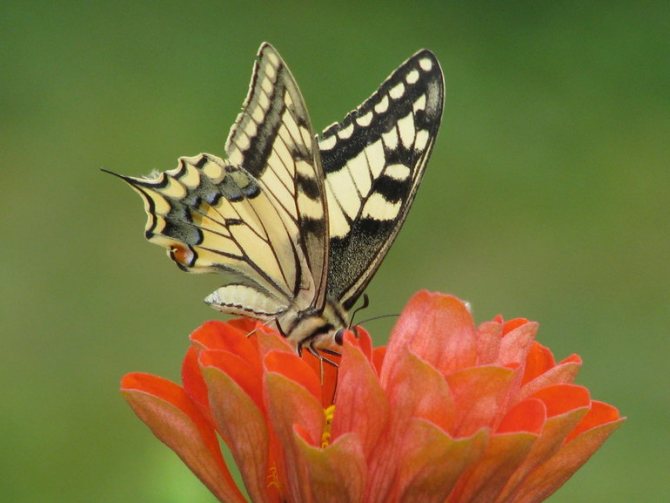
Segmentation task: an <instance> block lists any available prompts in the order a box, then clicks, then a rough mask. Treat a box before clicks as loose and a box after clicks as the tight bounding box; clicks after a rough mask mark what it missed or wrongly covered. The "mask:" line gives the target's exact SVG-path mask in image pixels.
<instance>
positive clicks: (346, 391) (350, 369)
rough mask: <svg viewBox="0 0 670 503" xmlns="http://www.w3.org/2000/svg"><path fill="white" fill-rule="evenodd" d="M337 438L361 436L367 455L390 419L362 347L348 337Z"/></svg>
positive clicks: (340, 381) (339, 386) (336, 421)
mask: <svg viewBox="0 0 670 503" xmlns="http://www.w3.org/2000/svg"><path fill="white" fill-rule="evenodd" d="M335 403H336V404H337V405H336V408H335V417H334V419H333V429H332V434H333V438H335V439H337V438H339V437H340V436H342V435H344V434H345V433H347V432H354V433H356V434H358V437H359V439H360V442H361V446H362V449H363V452H364V453H365V456H366V457H367V456H369V454H370V452H371V451H372V449H373V447H374V446H375V445H376V443H377V440H378V439H379V436H380V435H381V432H382V430H383V429H384V427H385V425H386V423H387V421H388V416H389V404H388V400H387V399H386V396H385V395H384V391H383V390H382V388H381V385H380V384H379V378H378V377H377V374H376V372H375V370H374V369H373V368H372V365H371V363H370V362H369V361H368V359H367V358H366V357H365V355H364V354H363V351H362V350H361V348H359V347H357V346H355V345H353V344H352V343H351V342H350V341H349V340H348V339H346V338H345V340H344V345H343V346H342V363H341V364H340V368H339V376H338V382H337V394H336V398H335Z"/></svg>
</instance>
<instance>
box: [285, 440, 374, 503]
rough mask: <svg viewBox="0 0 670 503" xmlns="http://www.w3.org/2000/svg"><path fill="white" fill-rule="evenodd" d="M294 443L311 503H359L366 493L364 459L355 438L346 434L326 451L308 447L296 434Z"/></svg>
mask: <svg viewBox="0 0 670 503" xmlns="http://www.w3.org/2000/svg"><path fill="white" fill-rule="evenodd" d="M295 444H296V446H297V449H298V453H299V455H300V456H301V458H302V459H303V460H304V463H305V465H306V466H308V467H309V468H308V470H307V475H306V476H307V484H308V487H309V488H310V489H311V496H312V500H313V501H316V502H319V503H321V502H324V503H326V502H327V503H330V502H332V503H337V502H341V503H349V502H354V503H355V502H359V501H361V500H362V498H363V491H364V490H365V474H366V466H365V458H364V456H363V450H362V448H361V443H360V441H359V439H358V436H357V435H356V434H354V433H347V434H345V435H342V436H340V437H339V438H338V439H336V440H335V441H334V442H333V443H332V444H330V445H329V446H327V447H325V448H320V447H314V446H313V445H310V443H309V442H308V441H306V440H305V439H304V438H302V436H301V435H300V434H298V432H297V431H296V432H295Z"/></svg>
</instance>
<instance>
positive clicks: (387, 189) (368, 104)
mask: <svg viewBox="0 0 670 503" xmlns="http://www.w3.org/2000/svg"><path fill="white" fill-rule="evenodd" d="M443 103H444V78H443V75H442V70H441V68H440V64H439V63H438V61H437V58H436V57H435V56H434V55H433V53H431V52H430V51H428V50H425V49H424V50H421V51H419V52H417V53H416V54H414V55H413V56H412V57H411V58H409V59H408V60H407V61H405V62H404V63H403V64H402V65H400V66H399V67H398V68H397V69H396V70H395V71H394V72H393V73H392V74H391V75H390V76H389V77H388V78H387V79H386V80H385V81H384V82H383V83H382V85H381V86H380V87H379V89H378V90H377V91H375V92H374V93H373V94H372V96H370V97H369V98H368V99H367V100H366V101H365V102H364V103H363V104H361V105H360V106H359V107H358V108H356V109H355V110H354V111H352V112H351V113H349V114H348V115H347V116H346V117H345V118H344V120H343V121H342V122H339V123H336V124H333V125H332V126H330V127H328V128H327V129H326V130H325V131H323V133H322V134H321V135H320V139H319V149H320V153H321V162H322V165H323V171H324V172H325V176H326V182H325V184H326V196H327V206H328V217H329V218H328V221H329V234H330V252H329V258H328V268H329V269H328V282H327V284H328V295H329V296H331V297H332V298H334V299H338V300H339V301H340V302H341V303H342V305H343V306H344V307H345V308H346V309H350V308H351V306H352V305H353V304H354V303H355V302H356V299H358V297H359V296H360V295H361V293H362V292H363V290H364V289H365V287H366V286H367V284H368V282H369V281H370V279H371V278H372V276H373V275H374V273H375V272H376V270H377V268H378V267H379V265H380V264H381V261H382V260H383V259H384V256H385V255H386V252H387V251H388V249H389V248H390V246H391V244H392V243H393V241H394V239H395V237H396V235H397V234H398V231H399V230H400V228H401V227H402V224H403V222H404V221H405V218H406V217H407V212H408V211H409V208H410V206H411V204H412V201H413V199H414V196H415V194H416V190H417V188H418V186H419V183H420V182H421V178H422V176H423V173H424V170H425V168H426V163H427V162H428V158H429V157H430V153H431V150H432V148H433V145H434V143H435V138H436V136H437V131H438V128H439V126H440V120H441V117H442V108H443Z"/></svg>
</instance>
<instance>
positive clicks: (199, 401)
mask: <svg viewBox="0 0 670 503" xmlns="http://www.w3.org/2000/svg"><path fill="white" fill-rule="evenodd" d="M199 354H200V349H198V348H197V347H195V346H191V347H190V348H188V351H186V356H185V357H184V361H183V363H182V366H181V382H182V385H183V387H184V391H185V392H186V394H187V395H188V397H189V398H190V399H191V400H192V401H193V403H195V404H196V405H197V406H198V408H199V409H200V412H202V414H203V415H204V416H205V418H207V420H208V421H209V422H210V423H211V424H212V425H213V424H214V420H213V419H212V413H211V412H210V410H209V399H208V398H207V384H205V380H204V379H203V378H202V374H201V373H200V365H199V364H198V356H199Z"/></svg>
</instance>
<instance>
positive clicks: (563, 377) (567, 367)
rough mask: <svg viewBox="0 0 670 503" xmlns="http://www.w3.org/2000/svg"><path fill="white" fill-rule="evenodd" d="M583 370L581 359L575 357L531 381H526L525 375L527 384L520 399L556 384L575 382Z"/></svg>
mask: <svg viewBox="0 0 670 503" xmlns="http://www.w3.org/2000/svg"><path fill="white" fill-rule="evenodd" d="M581 368H582V360H581V358H579V356H577V355H573V356H571V357H568V358H566V359H565V360H563V361H562V362H561V363H559V364H558V365H556V366H554V367H552V368H550V369H549V370H547V371H546V372H544V373H542V374H540V375H538V376H536V377H535V378H533V379H531V380H527V379H526V376H527V374H526V375H524V379H523V382H525V384H523V386H522V387H521V393H520V397H521V398H525V397H527V396H530V395H532V394H534V393H536V392H538V391H539V390H541V389H543V388H547V387H550V386H553V385H555V384H570V383H572V382H574V380H575V378H576V377H577V374H578V373H579V370H580V369H581Z"/></svg>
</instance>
